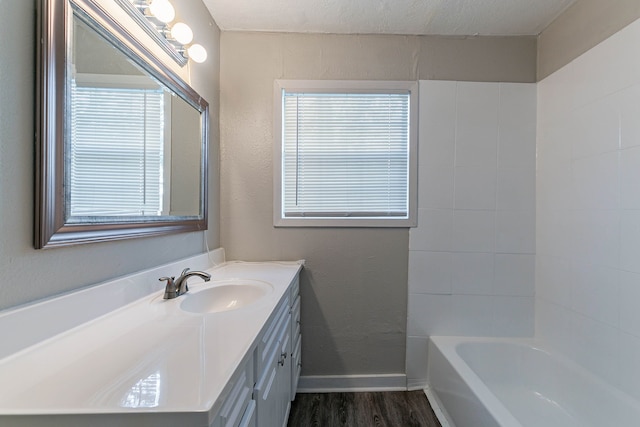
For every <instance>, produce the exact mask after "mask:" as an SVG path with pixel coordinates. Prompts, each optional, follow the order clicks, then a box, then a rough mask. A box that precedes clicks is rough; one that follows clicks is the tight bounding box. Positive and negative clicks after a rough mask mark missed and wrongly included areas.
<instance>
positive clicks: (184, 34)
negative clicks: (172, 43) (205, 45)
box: [171, 22, 193, 44]
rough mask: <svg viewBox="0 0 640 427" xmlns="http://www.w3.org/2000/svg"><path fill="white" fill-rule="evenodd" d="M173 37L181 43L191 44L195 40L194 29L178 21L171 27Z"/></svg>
mask: <svg viewBox="0 0 640 427" xmlns="http://www.w3.org/2000/svg"><path fill="white" fill-rule="evenodd" d="M171 37H173V38H174V39H176V41H177V42H178V43H180V44H189V43H191V40H193V31H191V28H189V26H188V25H187V24H185V23H183V22H176V23H175V24H173V26H172V27H171Z"/></svg>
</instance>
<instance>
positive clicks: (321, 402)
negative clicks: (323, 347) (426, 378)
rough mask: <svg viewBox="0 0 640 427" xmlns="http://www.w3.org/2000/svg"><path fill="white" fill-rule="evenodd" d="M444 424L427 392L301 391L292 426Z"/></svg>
mask: <svg viewBox="0 0 640 427" xmlns="http://www.w3.org/2000/svg"><path fill="white" fill-rule="evenodd" d="M307 426H317V427H341V426H345V427H441V426H440V423H439V422H438V420H437V418H436V416H435V414H434V413H433V410H432V409H431V406H430V405H429V401H428V400H427V398H426V396H425V395H424V392H423V391H409V392H403V391H393V392H382V393H318V394H315V393H314V394H305V393H298V394H297V395H296V400H295V401H294V402H293V404H292V405H291V414H290V415H289V424H288V427H307Z"/></svg>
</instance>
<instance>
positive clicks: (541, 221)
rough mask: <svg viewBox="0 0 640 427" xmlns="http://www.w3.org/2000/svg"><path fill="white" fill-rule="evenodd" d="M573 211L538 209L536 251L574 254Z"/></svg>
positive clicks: (560, 254) (557, 254)
mask: <svg viewBox="0 0 640 427" xmlns="http://www.w3.org/2000/svg"><path fill="white" fill-rule="evenodd" d="M574 228H575V227H574V224H573V218H572V214H571V211H568V210H566V211H565V210H542V209H539V208H538V209H537V210H536V253H537V254H541V255H549V256H557V257H563V258H570V257H572V256H573V248H574V237H573V233H572V230H573V229H574Z"/></svg>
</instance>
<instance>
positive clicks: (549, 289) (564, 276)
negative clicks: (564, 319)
mask: <svg viewBox="0 0 640 427" xmlns="http://www.w3.org/2000/svg"><path fill="white" fill-rule="evenodd" d="M535 277H536V297H540V298H544V299H545V300H547V301H549V302H552V303H554V304H557V305H561V306H563V307H566V308H571V304H572V301H571V292H572V288H573V266H572V264H571V259H569V258H561V257H555V256H547V255H542V254H537V255H536V276H535Z"/></svg>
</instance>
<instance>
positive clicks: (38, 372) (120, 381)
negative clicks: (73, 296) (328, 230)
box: [0, 262, 301, 426]
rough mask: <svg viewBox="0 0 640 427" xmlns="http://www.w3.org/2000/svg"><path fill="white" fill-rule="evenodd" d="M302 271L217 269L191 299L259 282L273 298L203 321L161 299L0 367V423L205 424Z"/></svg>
mask: <svg viewBox="0 0 640 427" xmlns="http://www.w3.org/2000/svg"><path fill="white" fill-rule="evenodd" d="M300 269H301V263H299V262H289V263H285V262H276V263H244V262H230V263H225V264H221V265H219V266H216V267H214V268H212V269H210V270H207V271H208V272H209V273H210V274H211V281H210V282H207V283H205V282H203V281H202V280H201V279H200V278H198V277H192V278H191V279H190V280H189V288H190V292H189V293H190V294H196V293H198V292H199V291H201V290H203V289H207V288H209V287H212V286H216V284H220V282H224V281H225V280H226V281H228V279H253V280H261V281H265V282H268V283H270V284H272V285H273V287H274V290H273V292H271V293H269V294H268V295H266V296H265V297H264V298H263V299H262V300H260V301H259V302H256V303H254V304H252V305H249V306H247V307H244V308H240V309H237V310H233V311H226V312H221V313H215V314H206V315H202V314H193V313H188V312H186V311H183V310H181V309H180V308H179V307H178V306H179V304H180V303H181V302H182V300H183V298H184V297H178V298H176V299H173V300H163V299H162V295H163V293H162V291H159V292H155V293H153V294H150V295H147V296H144V297H143V298H140V299H138V300H137V301H134V302H132V303H130V304H128V305H125V306H123V307H121V308H120V309H118V310H116V311H112V312H110V313H108V314H106V315H103V316H101V317H99V318H97V319H94V320H91V321H89V322H87V323H84V324H82V325H79V326H77V327H75V328H73V329H71V330H68V331H66V332H63V333H61V334H58V335H55V336H53V337H50V338H48V339H46V340H44V341H42V342H40V343H37V344H35V345H32V346H29V347H27V348H25V349H23V350H21V351H18V352H17V353H14V354H11V355H9V356H7V357H5V358H3V359H0V379H1V380H0V424H1V425H4V424H3V417H7V418H6V419H11V418H13V417H8V416H10V415H20V416H23V415H34V416H36V415H38V414H40V415H42V414H66V416H65V417H63V418H64V419H65V420H66V421H64V422H69V421H68V416H70V415H72V414H101V415H102V416H103V417H106V418H105V421H106V420H107V418H108V415H109V414H111V415H113V416H114V417H115V418H111V419H110V420H111V421H115V419H116V418H117V419H118V420H121V419H124V418H122V417H123V416H124V415H127V414H130V415H133V414H134V413H135V414H137V416H136V417H135V418H136V423H137V424H136V425H160V423H159V420H160V418H158V417H157V416H162V415H164V417H163V420H164V422H162V423H161V424H165V422H166V424H167V425H170V423H169V422H168V418H167V417H166V415H168V414H167V413H176V414H178V413H179V414H181V416H182V418H181V424H182V423H183V422H185V424H183V425H187V424H186V423H189V424H190V425H203V426H204V425H208V424H209V423H210V421H211V417H213V415H214V414H215V412H217V410H218V409H219V406H220V404H221V401H220V400H221V399H220V395H221V393H222V391H223V388H224V386H225V385H226V383H227V382H228V381H229V379H230V378H231V376H232V375H233V373H234V372H235V370H236V369H237V368H238V367H239V366H240V365H241V363H242V362H243V361H244V360H245V359H246V358H247V357H249V356H250V354H248V353H249V351H250V350H251V349H252V348H253V347H254V346H255V345H256V339H257V337H258V336H259V334H260V332H261V330H262V328H263V327H264V325H265V323H266V322H267V320H268V319H269V317H270V316H271V314H272V312H273V310H274V308H275V307H276V305H277V304H278V302H279V301H280V300H281V299H282V297H283V295H284V293H285V291H286V290H287V289H288V287H289V285H290V283H291V281H292V280H293V278H294V277H295V275H296V274H297V273H298V271H299V270H300ZM15 333H19V331H18V332H15ZM154 415H155V416H154ZM37 418H38V417H36V419H37ZM131 419H133V418H131ZM145 420H146V422H145ZM85 421H86V420H85ZM174 421H176V420H174ZM105 425H106V424H105Z"/></svg>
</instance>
